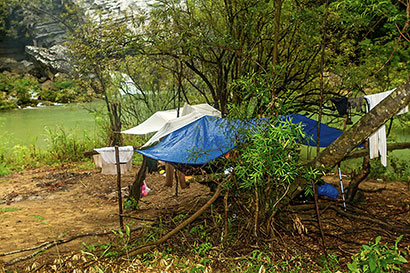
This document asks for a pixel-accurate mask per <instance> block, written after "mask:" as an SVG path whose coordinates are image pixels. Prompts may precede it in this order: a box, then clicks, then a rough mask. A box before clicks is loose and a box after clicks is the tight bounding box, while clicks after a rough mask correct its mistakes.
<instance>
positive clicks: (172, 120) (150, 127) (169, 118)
mask: <svg viewBox="0 0 410 273" xmlns="http://www.w3.org/2000/svg"><path fill="white" fill-rule="evenodd" d="M204 115H209V116H217V117H221V112H219V111H218V110H217V109H215V108H213V107H212V106H210V105H209V104H197V105H189V104H187V103H186V104H185V105H184V107H182V108H181V109H180V117H177V109H172V110H167V111H158V112H156V113H155V114H153V115H152V116H151V117H150V118H148V119H147V120H146V121H144V122H143V123H141V124H139V125H138V126H136V127H133V128H131V129H128V130H125V131H123V132H121V133H123V134H131V135H145V134H148V133H153V132H157V131H159V130H160V129H161V128H163V127H164V126H165V125H166V128H167V129H166V130H165V129H164V130H162V131H161V133H160V134H159V135H161V136H160V138H161V137H163V136H165V135H166V134H168V133H170V132H172V131H173V130H176V129H179V128H181V127H183V126H185V125H186V124H189V123H190V122H192V121H194V120H196V119H197V118H199V117H202V116H204ZM185 116H189V117H188V118H184V119H181V118H182V117H185ZM175 128H176V129H175ZM153 138H155V139H156V138H158V136H153ZM155 141H156V140H152V141H151V139H150V140H149V141H148V142H149V143H153V142H155ZM146 145H147V144H146Z"/></svg>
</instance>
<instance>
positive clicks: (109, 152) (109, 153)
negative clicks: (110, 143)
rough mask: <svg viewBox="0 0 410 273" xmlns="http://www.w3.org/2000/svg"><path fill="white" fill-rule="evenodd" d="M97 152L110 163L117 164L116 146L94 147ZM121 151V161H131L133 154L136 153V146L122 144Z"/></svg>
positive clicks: (119, 148)
mask: <svg viewBox="0 0 410 273" xmlns="http://www.w3.org/2000/svg"><path fill="white" fill-rule="evenodd" d="M94 150H95V151H96V152H97V153H99V154H100V155H101V157H102V159H103V160H104V161H105V162H106V163H109V164H115V163H116V160H115V147H104V148H98V149H94ZM118 150H119V152H120V163H127V162H129V161H131V159H132V156H133V155H134V147H132V146H122V147H118Z"/></svg>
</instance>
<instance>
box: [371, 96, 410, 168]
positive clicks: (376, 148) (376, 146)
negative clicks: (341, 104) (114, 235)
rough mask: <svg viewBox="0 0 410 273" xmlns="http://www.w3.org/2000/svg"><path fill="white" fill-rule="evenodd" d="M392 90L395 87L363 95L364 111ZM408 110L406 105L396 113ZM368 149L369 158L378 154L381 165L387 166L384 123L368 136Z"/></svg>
mask: <svg viewBox="0 0 410 273" xmlns="http://www.w3.org/2000/svg"><path fill="white" fill-rule="evenodd" d="M394 90H396V88H395V89H392V90H389V91H386V92H382V93H377V94H372V95H366V96H364V98H365V99H366V102H367V107H366V112H369V111H370V110H372V109H373V108H374V107H375V106H376V105H377V104H379V103H380V102H381V101H382V100H384V99H385V98H386V97H387V96H389V95H390V94H391V93H392V92H393V91H394ZM408 111H409V107H408V106H406V107H404V108H403V109H401V110H400V112H398V113H397V115H401V114H404V113H407V112H408ZM369 151H370V159H372V158H376V157H379V154H380V161H381V163H382V165H383V166H385V167H386V166H387V143H386V126H385V125H384V124H383V125H382V126H380V128H379V129H378V130H377V131H376V132H374V133H373V134H372V135H371V136H370V137H369Z"/></svg>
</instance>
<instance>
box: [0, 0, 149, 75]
mask: <svg viewBox="0 0 410 273" xmlns="http://www.w3.org/2000/svg"><path fill="white" fill-rule="evenodd" d="M69 1H71V2H72V3H74V4H76V5H79V6H81V7H83V9H84V11H85V14H86V16H89V17H90V18H91V19H93V20H95V21H96V22H100V21H104V20H105V19H108V18H111V19H114V20H115V21H117V22H124V18H125V17H124V12H126V11H129V10H134V11H136V10H137V9H148V8H149V6H150V5H151V4H152V3H154V2H155V0H85V1H83V0H69ZM54 2H55V4H56V7H57V8H55V9H54V11H53V12H55V14H53V16H54V17H53V16H51V17H49V18H51V19H48V20H47V21H44V20H43V17H44V16H43V15H44V14H41V13H38V12H37V13H36V12H33V11H28V10H22V9H16V10H13V11H12V12H11V13H10V17H11V18H10V20H15V21H16V20H17V21H20V22H23V23H24V24H23V25H24V29H20V30H19V33H18V35H17V36H16V37H15V38H13V39H11V38H5V37H0V58H13V59H15V60H16V61H19V62H20V61H22V60H23V59H28V60H29V61H30V62H32V63H33V64H34V66H35V67H36V69H33V68H32V67H31V66H30V68H29V69H26V70H24V67H26V66H25V65H24V64H21V63H19V62H17V63H15V62H8V64H7V65H6V63H4V64H3V62H1V63H0V72H1V71H10V72H11V71H17V72H21V71H23V70H24V71H25V72H29V73H31V74H33V75H34V74H36V75H35V76H40V77H41V76H46V77H47V78H50V79H52V78H53V77H54V74H56V73H59V72H60V73H67V74H68V73H69V72H70V71H71V66H70V65H69V53H68V50H67V49H66V48H65V47H64V46H63V44H64V42H65V41H66V30H65V29H64V28H63V27H62V26H61V24H60V22H58V17H59V13H61V12H63V9H64V1H62V0H54ZM53 18H55V19H53ZM20 28H21V27H20ZM27 34H28V35H27ZM27 36H28V37H27ZM17 67H18V68H17ZM39 71H40V74H41V75H38V74H39Z"/></svg>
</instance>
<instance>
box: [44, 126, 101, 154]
mask: <svg viewBox="0 0 410 273" xmlns="http://www.w3.org/2000/svg"><path fill="white" fill-rule="evenodd" d="M47 133H48V143H49V144H48V149H47V155H48V159H49V160H52V161H54V162H55V161H57V162H76V161H81V160H84V159H85V158H84V151H85V150H91V149H93V148H95V147H98V146H101V145H99V144H100V143H97V142H98V141H97V140H95V139H94V140H93V139H91V138H90V137H89V136H87V135H86V134H85V133H84V134H83V136H81V137H79V136H75V135H73V134H71V133H67V132H66V131H64V130H63V129H62V128H59V129H56V130H52V129H49V128H48V129H47Z"/></svg>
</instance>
